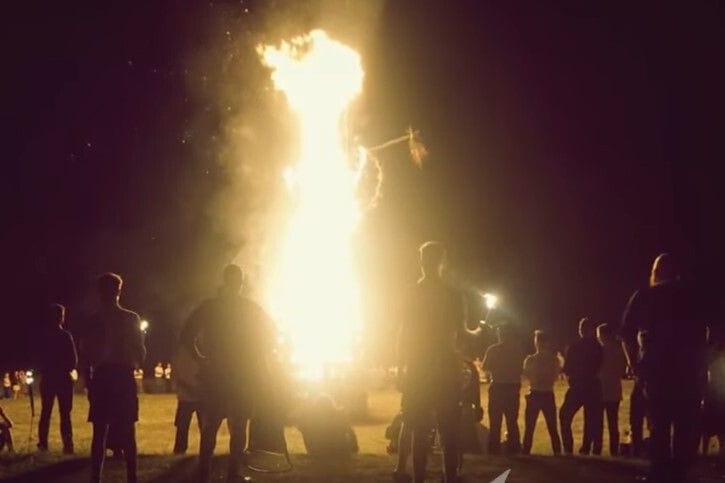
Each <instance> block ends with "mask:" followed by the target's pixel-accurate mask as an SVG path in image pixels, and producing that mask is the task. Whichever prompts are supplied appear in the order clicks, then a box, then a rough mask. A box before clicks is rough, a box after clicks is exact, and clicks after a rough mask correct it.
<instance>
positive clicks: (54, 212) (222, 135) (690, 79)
mask: <svg viewBox="0 0 725 483" xmlns="http://www.w3.org/2000/svg"><path fill="white" fill-rule="evenodd" d="M16 3H23V2H16ZM188 3H190V4H191V3H193V5H186V4H184V6H183V8H182V7H180V5H181V3H180V2H171V1H158V2H117V3H116V4H115V6H109V5H107V4H106V2H87V3H85V2H70V3H67V2H47V3H46V4H45V5H36V6H33V7H28V6H22V5H15V6H13V7H11V9H10V10H7V7H6V12H5V14H4V17H5V23H6V26H5V27H4V28H3V31H4V39H3V44H4V50H5V51H6V55H4V62H3V65H4V67H5V68H4V69H3V71H4V72H3V83H2V85H3V87H4V88H3V94H4V97H5V100H4V102H3V109H2V116H3V121H4V122H3V125H4V127H3V132H4V135H5V138H6V139H5V141H4V143H3V144H4V146H5V149H4V156H3V157H4V169H3V176H2V177H1V179H2V181H0V183H2V193H3V207H4V211H5V214H4V216H3V219H4V220H6V221H5V227H4V228H5V229H4V230H3V234H2V237H1V238H0V239H1V240H2V244H3V253H4V254H5V264H4V265H5V273H4V275H5V276H4V279H5V290H4V291H3V292H4V295H5V297H6V299H5V300H4V302H3V305H4V306H5V307H6V310H5V312H4V317H3V319H2V322H0V324H2V328H3V330H2V333H3V339H5V338H6V337H7V338H8V339H10V340H14V341H15V343H13V344H11V345H10V347H11V348H12V349H9V350H6V351H5V352H3V353H2V356H1V357H2V362H7V361H11V360H12V361H23V362H25V361H26V360H27V348H28V347H29V344H30V343H29V341H30V336H32V333H33V331H34V330H35V326H36V325H37V319H38V316H37V312H38V310H39V308H42V307H43V306H44V304H45V303H47V302H50V301H59V302H62V303H65V304H67V305H68V307H69V325H70V326H71V327H72V326H73V324H76V323H78V324H79V323H80V322H81V321H82V320H83V318H84V317H85V316H86V315H87V314H88V313H90V311H92V309H93V297H94V292H93V281H94V279H95V276H96V275H97V274H99V273H101V272H104V271H108V270H112V271H117V272H118V273H121V274H122V275H123V276H124V278H125V279H126V290H125V294H124V301H125V303H126V305H128V306H129V307H130V308H133V309H134V310H137V311H139V312H140V313H141V314H142V315H144V316H146V317H148V318H149V319H150V320H152V321H153V324H154V326H153V327H152V330H151V332H150V334H149V345H150V346H151V350H152V358H166V357H167V356H168V355H169V353H170V351H171V350H172V348H171V346H172V344H171V342H170V341H172V340H173V334H174V331H175V330H176V329H177V328H178V327H179V325H180V324H181V323H182V322H183V320H184V318H185V317H186V315H188V313H189V311H190V310H191V308H192V307H193V306H194V304H196V303H198V301H199V300H200V299H201V298H203V297H204V296H207V295H209V294H211V293H213V291H214V289H215V284H216V283H217V280H216V277H217V275H218V273H219V271H220V270H221V268H222V267H223V266H224V264H226V263H228V262H229V261H230V260H232V259H234V258H235V257H237V256H240V257H241V258H242V259H248V258H249V256H250V255H249V254H250V253H252V252H253V250H252V248H258V246H259V244H260V235H259V233H260V232H261V231H262V230H261V228H259V227H260V226H262V225H264V224H265V216H266V215H265V213H266V212H267V211H266V210H267V208H268V206H270V205H273V204H274V200H275V199H278V198H279V196H281V189H282V188H281V183H280V179H281V178H280V173H281V170H282V169H283V167H284V166H285V165H286V164H289V162H290V161H291V160H292V159H293V155H292V154H291V150H292V148H290V146H291V145H292V144H293V143H292V141H291V140H290V139H291V138H292V137H293V136H292V134H291V133H292V130H291V128H290V125H289V120H288V119H287V115H286V114H285V113H284V111H283V109H282V108H281V106H283V103H281V102H280V99H279V96H275V94H274V92H273V91H272V90H271V87H270V82H269V80H268V73H267V72H266V71H265V70H264V68H263V67H262V66H261V65H260V64H259V61H258V59H257V57H256V54H255V53H254V50H253V49H254V46H255V45H257V44H258V43H259V42H267V43H276V42H278V41H279V40H281V39H282V38H283V37H286V36H290V35H296V34H301V33H304V32H306V31H307V30H309V29H311V28H314V27H321V28H325V29H327V30H328V31H329V32H330V33H331V35H332V36H333V37H336V38H339V39H340V40H342V41H345V42H349V43H350V44H351V45H352V46H353V47H355V48H357V49H358V50H359V51H360V52H361V54H362V56H363V59H364V60H363V61H364V64H365V66H364V67H365V70H366V79H365V93H364V95H363V96H362V98H361V99H360V100H359V102H358V103H357V104H356V106H355V108H354V110H353V114H354V115H353V117H354V122H353V130H354V134H355V135H356V136H358V137H359V139H360V141H361V142H363V143H364V144H366V145H374V144H376V143H378V142H381V141H385V140H387V139H389V138H391V137H395V136H398V135H400V134H402V133H403V131H404V130H405V129H406V128H407V127H408V126H409V125H412V126H413V127H414V128H416V129H418V130H419V131H420V133H421V137H422V139H423V140H424V142H425V143H426V146H427V147H428V150H429V152H430V156H429V157H428V158H427V159H426V161H425V164H424V166H423V169H422V170H418V169H417V168H416V167H415V166H413V164H412V163H410V161H409V159H408V157H407V156H406V152H405V149H404V148H403V147H400V148H399V149H393V150H390V151H388V152H386V153H384V154H383V155H382V156H381V158H382V162H383V166H384V171H385V180H384V184H383V198H382V200H381V202H380V203H379V205H378V206H377V208H376V209H375V210H373V211H371V212H370V213H368V216H367V218H366V220H365V221H364V223H363V224H362V225H361V229H360V234H359V237H358V244H357V246H358V249H359V252H360V253H361V254H360V258H361V261H362V262H363V263H361V265H362V266H364V270H363V275H364V277H363V279H364V283H363V285H364V287H365V290H364V293H365V297H366V301H367V306H366V315H367V317H368V319H369V321H368V322H369V327H370V334H375V337H373V339H374V338H376V337H377V338H378V339H379V338H381V337H380V336H381V335H382V334H390V333H391V332H392V327H394V326H395V320H394V316H393V315H392V314H393V313H394V310H393V308H394V306H395V303H396V301H397V300H399V297H398V295H399V293H400V292H399V290H400V287H401V286H404V285H405V284H407V283H412V282H413V281H414V280H415V278H416V276H417V272H416V266H415V263H416V255H417V253H416V248H417V246H418V245H419V244H420V243H421V242H422V241H425V240H426V239H430V238H434V239H440V240H443V241H445V242H447V243H448V244H449V246H450V255H451V267H452V269H453V270H454V271H455V275H456V277H457V278H458V279H459V280H461V281H465V283H466V284H468V285H469V286H475V287H479V288H481V289H484V290H493V291H496V292H497V293H500V295H501V297H502V305H503V306H502V313H505V314H507V315H510V316H512V317H513V318H514V319H515V320H517V321H518V322H520V323H521V324H522V325H523V326H524V327H531V328H533V327H544V328H550V329H552V330H554V331H555V332H556V334H557V336H558V338H559V339H560V343H565V342H566V341H567V340H568V338H570V337H571V336H572V335H573V334H574V332H575V323H576V321H577V319H578V318H579V317H580V316H582V315H587V314H590V315H592V316H594V317H596V318H598V319H600V320H602V321H609V322H614V323H617V322H618V319H619V316H620V314H621V311H622V309H623V307H624V304H625V303H626V301H627V299H628V296H629V295H630V294H631V292H632V291H633V290H634V289H636V288H637V287H639V286H641V285H643V284H645V283H646V280H647V276H648V270H649V265H650V263H651V261H652V259H653V258H654V256H656V255H657V254H658V253H659V252H661V251H674V252H675V253H678V254H681V255H682V257H683V259H685V260H687V267H688V271H687V274H688V276H689V277H692V278H693V279H694V280H696V281H697V282H699V283H701V284H702V286H703V287H704V288H705V289H707V290H708V291H709V292H711V293H712V294H713V295H715V296H717V295H719V294H721V293H722V291H721V289H722V275H721V270H722V269H723V266H725V264H723V261H724V259H725V257H724V256H723V254H722V250H723V248H725V230H724V228H723V216H722V212H723V209H722V206H725V205H724V204H723V198H724V196H723V193H722V188H721V186H722V181H721V180H722V179H723V178H722V177H721V176H720V172H721V171H722V169H721V168H720V164H721V163H722V161H723V159H724V154H725V149H723V141H722V139H723V132H724V128H725V122H723V121H724V119H725V116H724V114H723V113H724V112H725V102H723V101H724V100H725V96H724V95H723V86H725V68H724V61H723V59H725V55H724V53H725V52H723V50H724V48H723V46H725V39H723V32H725V29H724V28H723V27H724V26H725V25H724V22H723V16H724V14H723V9H722V6H719V5H718V2H715V1H705V2H688V3H686V4H685V3H683V4H681V6H680V7H679V8H671V9H666V8H664V7H663V6H662V5H661V4H654V3H653V4H652V6H651V7H647V6H635V7H633V6H631V5H627V6H626V7H625V6H624V3H623V4H622V5H621V6H612V5H610V3H611V2H606V4H605V3H604V2H603V3H602V5H591V4H589V2H584V3H586V5H582V4H581V3H582V2H574V1H572V2H563V3H557V2H495V3H496V4H494V2H490V3H489V2H473V1H462V2H441V1H430V0H424V1H421V0H417V1H393V0H389V1H387V2H383V1H369V2H366V1H363V0H360V1H314V2H313V1H309V2H303V1H301V2H296V1H291V0H290V1H269V2H262V1H251V0H247V1H241V2H239V1H237V2H231V1H229V2H213V3H208V2H188ZM629 3H631V2H629ZM240 139H242V140H241V141H240ZM256 268H258V267H256ZM254 270H255V267H252V268H251V271H252V272H254ZM312 280H313V279H312ZM720 298H721V297H720ZM5 347H8V346H7V345H5Z"/></svg>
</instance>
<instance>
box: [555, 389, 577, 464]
mask: <svg viewBox="0 0 725 483" xmlns="http://www.w3.org/2000/svg"><path fill="white" fill-rule="evenodd" d="M581 407H582V401H581V397H580V396H579V391H578V389H577V388H575V387H569V389H568V390H567V391H566V395H565V396H564V403H563V404H562V405H561V409H559V424H560V425H561V440H562V444H563V445H564V452H565V453H566V454H572V453H573V451H574V437H573V435H572V433H571V422H572V420H573V419H574V415H575V414H576V412H577V411H579V409H580V408H581Z"/></svg>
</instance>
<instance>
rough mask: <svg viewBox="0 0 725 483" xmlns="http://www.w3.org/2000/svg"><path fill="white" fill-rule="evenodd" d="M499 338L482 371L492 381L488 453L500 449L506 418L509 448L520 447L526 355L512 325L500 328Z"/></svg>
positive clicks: (507, 448)
mask: <svg viewBox="0 0 725 483" xmlns="http://www.w3.org/2000/svg"><path fill="white" fill-rule="evenodd" d="M498 340H499V342H498V343H497V344H494V345H492V346H491V347H489V348H488V349H487V350H486V355H485V356H484V357H483V370H484V371H486V372H488V373H489V374H491V384H490V385H489V387H488V418H489V421H490V425H491V428H490V430H491V434H490V436H489V440H488V452H489V453H490V454H499V453H500V452H501V425H502V423H503V419H504V418H505V419H506V429H507V431H508V441H507V442H506V451H507V452H508V453H511V454H515V453H518V452H519V451H520V450H521V438H520V436H519V421H518V420H519V404H520V403H519V400H520V399H519V397H520V392H521V372H522V368H523V363H524V357H525V356H526V354H525V353H524V351H523V349H522V348H521V344H520V342H519V340H518V339H517V338H516V337H515V335H514V330H513V327H512V326H511V324H505V325H502V326H500V327H499V328H498Z"/></svg>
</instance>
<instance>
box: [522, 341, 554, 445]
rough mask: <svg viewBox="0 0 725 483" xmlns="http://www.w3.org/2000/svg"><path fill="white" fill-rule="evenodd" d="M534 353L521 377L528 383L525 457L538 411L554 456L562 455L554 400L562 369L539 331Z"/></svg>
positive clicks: (532, 439)
mask: <svg viewBox="0 0 725 483" xmlns="http://www.w3.org/2000/svg"><path fill="white" fill-rule="evenodd" d="M534 346H535V347H536V353H534V354H531V355H529V356H527V357H526V359H525V360H524V377H525V378H526V379H528V380H529V387H530V389H529V394H527V395H526V413H525V414H526V416H525V418H526V424H525V429H524V449H523V451H524V454H529V453H531V445H532V443H533V441H534V429H536V420H537V419H538V418H539V412H542V413H544V420H545V421H546V429H547V430H548V431H549V438H550V439H551V449H552V451H553V452H554V454H555V455H558V454H560V453H561V440H560V439H559V431H558V429H557V426H556V401H555V399H554V383H555V382H556V380H557V379H558V378H559V374H560V373H561V366H560V364H559V358H558V357H557V356H556V354H554V351H553V350H552V349H551V343H550V342H549V338H548V336H547V334H546V333H545V332H543V331H541V330H537V331H535V332H534Z"/></svg>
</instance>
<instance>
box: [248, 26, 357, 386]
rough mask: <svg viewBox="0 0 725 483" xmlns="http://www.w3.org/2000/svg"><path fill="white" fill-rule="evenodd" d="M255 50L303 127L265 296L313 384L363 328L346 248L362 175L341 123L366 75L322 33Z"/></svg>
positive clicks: (351, 54) (344, 355) (346, 354)
mask: <svg viewBox="0 0 725 483" xmlns="http://www.w3.org/2000/svg"><path fill="white" fill-rule="evenodd" d="M258 53H259V54H260V56H261V58H262V59H263V62H264V63H265V64H266V65H267V66H269V67H270V68H271V69H272V80H273V82H274V85H275V87H276V88H277V89H278V90H280V91H282V92H284V93H285V95H286V97H287V101H288V103H289V105H290V107H291V108H292V110H293V111H294V112H295V114H296V115H297V116H298V119H299V126H300V158H299V159H298V160H297V163H296V165H295V166H293V167H290V168H288V169H287V170H286V171H285V173H284V178H285V181H286V182H287V185H288V187H289V188H290V191H291V193H293V195H294V196H293V199H294V202H295V208H294V213H293V214H292V218H291V219H290V221H289V224H288V227H287V233H286V237H285V240H284V242H283V244H282V249H281V251H282V252H281V254H280V257H279V263H280V266H279V267H278V270H277V271H276V273H275V276H274V277H273V278H274V280H273V281H272V282H271V286H270V293H269V299H270V302H271V306H272V311H273V313H274V315H275V317H276V318H277V320H278V323H279V324H280V326H281V328H282V330H283V331H284V332H285V333H286V335H287V337H288V338H289V340H290V341H291V344H292V354H293V361H294V362H295V364H296V365H297V366H298V368H299V370H300V372H301V374H302V375H303V376H305V377H310V378H317V377H320V376H321V375H322V373H323V371H324V368H325V366H326V365H328V364H336V363H340V362H344V361H346V360H349V359H350V357H351V355H352V350H353V342H354V339H355V337H356V335H357V333H358V331H359V330H360V326H361V316H360V307H359V301H358V284H357V279H356V275H355V273H354V270H353V261H352V251H351V250H352V247H351V241H352V240H351V237H352V234H353V231H354V229H355V227H356V226H357V224H358V220H359V219H360V208H359V206H358V201H357V200H356V198H355V184H356V181H357V179H358V174H357V171H356V170H355V169H353V168H352V167H351V166H350V163H349V162H348V157H347V154H346V149H345V148H344V146H343V136H342V131H341V124H342V117H343V115H344V113H345V111H346V109H347V108H348V106H349V104H350V102H351V101H352V100H353V99H354V98H355V97H357V95H358V94H359V93H360V92H361V90H362V81H363V70H362V66H361V63H360V56H359V55H358V53H357V52H355V51H354V50H352V49H351V48H349V47H347V46H345V45H343V44H341V43H339V42H337V41H334V40H332V39H330V38H329V37H328V36H327V34H326V33H325V32H324V31H322V30H314V31H312V32H310V33H309V34H308V35H305V36H302V37H297V38H295V39H292V40H291V41H289V42H283V43H282V45H281V47H279V48H278V47H274V46H260V47H258Z"/></svg>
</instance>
